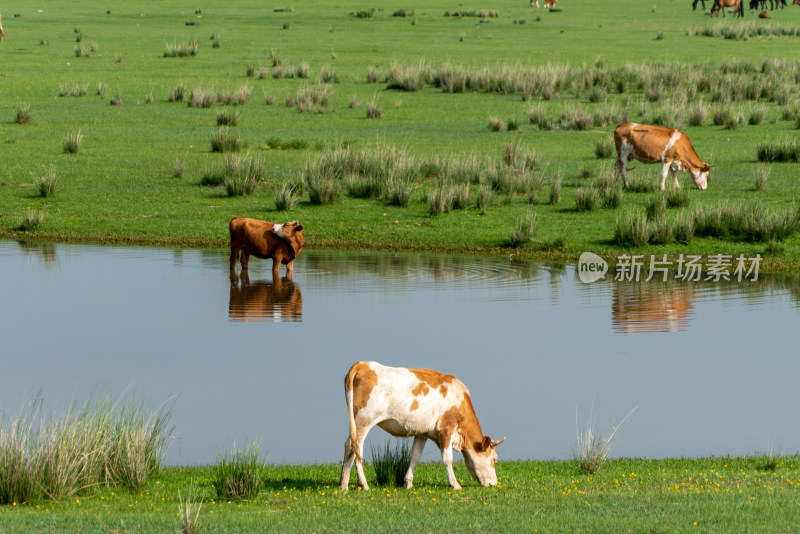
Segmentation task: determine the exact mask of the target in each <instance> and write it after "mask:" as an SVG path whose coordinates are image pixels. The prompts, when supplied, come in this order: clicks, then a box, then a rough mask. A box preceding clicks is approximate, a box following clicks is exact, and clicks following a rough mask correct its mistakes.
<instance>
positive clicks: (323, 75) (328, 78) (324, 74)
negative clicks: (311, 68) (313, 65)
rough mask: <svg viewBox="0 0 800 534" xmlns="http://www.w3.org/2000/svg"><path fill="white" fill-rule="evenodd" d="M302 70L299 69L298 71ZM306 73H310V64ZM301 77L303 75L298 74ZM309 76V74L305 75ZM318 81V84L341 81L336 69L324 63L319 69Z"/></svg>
mask: <svg viewBox="0 0 800 534" xmlns="http://www.w3.org/2000/svg"><path fill="white" fill-rule="evenodd" d="M299 72H300V71H299V70H298V73H299ZM305 73H306V74H308V65H306V69H305ZM298 77H301V76H298ZM305 77H306V78H308V76H307V75H306V76H305ZM317 83H318V84H329V83H339V75H338V74H337V73H336V71H335V70H333V68H332V67H331V66H330V65H323V66H322V67H320V69H319V75H317Z"/></svg>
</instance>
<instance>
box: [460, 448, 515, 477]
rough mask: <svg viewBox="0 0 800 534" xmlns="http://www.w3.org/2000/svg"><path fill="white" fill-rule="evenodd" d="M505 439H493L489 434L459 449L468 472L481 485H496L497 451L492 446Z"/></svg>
mask: <svg viewBox="0 0 800 534" xmlns="http://www.w3.org/2000/svg"><path fill="white" fill-rule="evenodd" d="M505 439H506V438H503V439H499V440H493V439H492V438H490V437H489V436H483V441H476V442H475V443H473V444H471V445H467V446H466V447H464V449H463V450H462V451H461V452H462V453H463V455H464V464H466V466H467V469H468V470H469V474H470V475H472V478H474V479H475V480H477V481H478V484H480V485H481V486H486V487H489V486H495V485H497V473H496V472H495V470H494V466H495V464H496V463H497V452H495V450H494V448H495V447H496V446H498V445H500V444H501V443H503V442H504V441H505Z"/></svg>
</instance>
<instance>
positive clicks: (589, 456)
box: [572, 403, 636, 473]
mask: <svg viewBox="0 0 800 534" xmlns="http://www.w3.org/2000/svg"><path fill="white" fill-rule="evenodd" d="M635 411H636V408H633V409H632V410H631V411H630V412H628V414H627V415H626V416H625V417H623V418H622V420H621V421H620V422H619V423H617V422H612V423H611V425H610V426H609V427H608V429H607V430H606V431H605V432H604V433H603V434H600V433H599V432H598V430H597V419H596V418H595V417H594V403H592V408H591V410H590V411H589V420H588V422H587V423H586V426H585V427H584V428H583V430H581V429H580V428H578V409H577V408H576V409H575V434H576V438H577V442H578V448H577V450H574V451H573V452H572V454H573V457H574V458H575V461H576V462H577V463H578V467H579V468H580V469H581V471H585V472H587V473H596V472H597V471H598V470H599V469H600V467H602V465H603V463H605V461H606V460H607V459H608V456H609V454H611V449H612V448H613V447H614V443H615V442H616V440H617V437H618V436H619V430H620V428H621V427H622V425H623V424H625V422H626V421H627V420H628V419H629V418H630V416H631V414H633V412H635Z"/></svg>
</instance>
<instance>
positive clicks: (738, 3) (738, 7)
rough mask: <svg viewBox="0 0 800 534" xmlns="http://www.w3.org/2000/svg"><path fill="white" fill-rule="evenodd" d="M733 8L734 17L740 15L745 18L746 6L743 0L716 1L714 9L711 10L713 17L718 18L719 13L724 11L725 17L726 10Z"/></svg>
mask: <svg viewBox="0 0 800 534" xmlns="http://www.w3.org/2000/svg"><path fill="white" fill-rule="evenodd" d="M726 7H732V8H733V9H734V10H735V13H734V15H733V16H734V17H735V16H736V15H739V16H740V17H744V6H743V5H742V0H716V2H715V3H714V7H712V8H711V16H712V17H716V16H717V13H719V12H720V11H722V16H723V17H724V16H725V8H726Z"/></svg>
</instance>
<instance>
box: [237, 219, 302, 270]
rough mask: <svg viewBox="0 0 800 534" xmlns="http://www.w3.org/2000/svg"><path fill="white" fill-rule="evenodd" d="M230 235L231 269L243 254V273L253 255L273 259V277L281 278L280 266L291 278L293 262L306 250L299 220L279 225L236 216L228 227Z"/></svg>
mask: <svg viewBox="0 0 800 534" xmlns="http://www.w3.org/2000/svg"><path fill="white" fill-rule="evenodd" d="M229 230H230V234H231V270H234V269H236V260H237V259H239V251H241V263H242V270H246V269H247V263H248V261H249V260H250V255H251V254H252V255H253V256H255V257H256V258H261V259H267V258H272V278H273V279H276V278H278V269H279V267H280V265H281V263H283V264H285V265H286V276H288V277H291V276H292V271H293V270H294V259H295V258H296V257H297V255H298V254H300V251H301V250H302V249H303V227H302V226H300V224H299V223H298V222H297V221H291V222H287V223H284V224H276V223H272V222H267V221H259V220H258V219H249V218H247V217H234V218H233V219H231V223H230V226H229Z"/></svg>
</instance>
